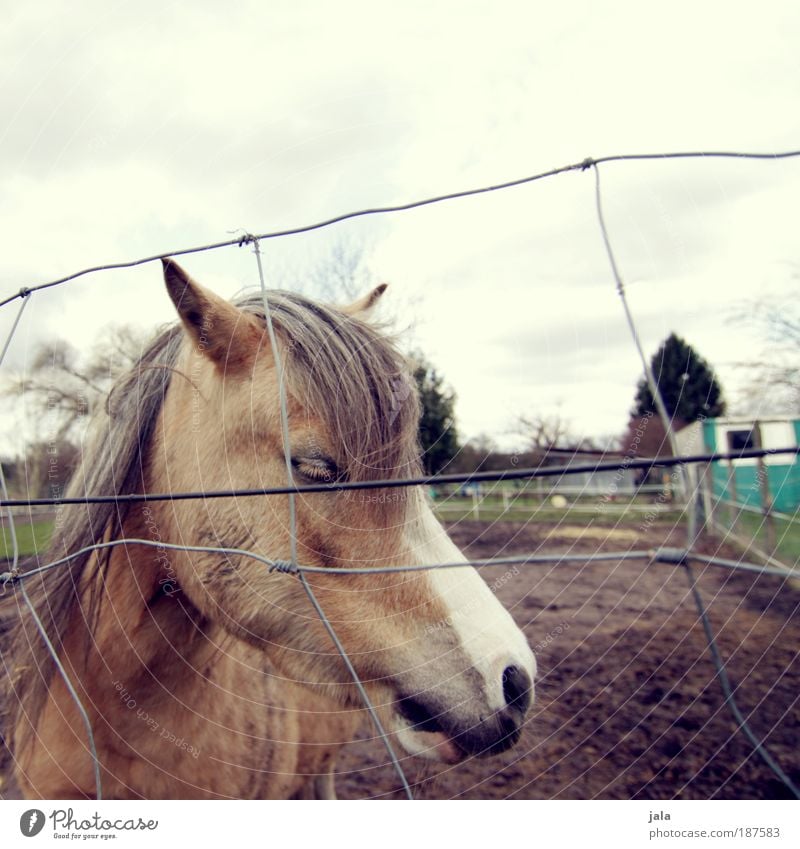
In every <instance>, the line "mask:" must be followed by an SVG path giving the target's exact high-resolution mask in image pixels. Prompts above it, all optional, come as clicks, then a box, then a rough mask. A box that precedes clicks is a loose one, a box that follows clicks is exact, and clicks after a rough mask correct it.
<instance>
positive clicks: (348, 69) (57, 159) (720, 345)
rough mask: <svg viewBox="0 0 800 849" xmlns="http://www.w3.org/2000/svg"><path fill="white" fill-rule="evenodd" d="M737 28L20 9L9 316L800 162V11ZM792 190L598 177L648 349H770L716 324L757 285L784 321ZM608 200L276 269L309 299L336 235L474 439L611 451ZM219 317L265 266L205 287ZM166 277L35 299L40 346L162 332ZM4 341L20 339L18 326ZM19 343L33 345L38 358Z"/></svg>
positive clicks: (786, 169)
mask: <svg viewBox="0 0 800 849" xmlns="http://www.w3.org/2000/svg"><path fill="white" fill-rule="evenodd" d="M743 9H744V11H743V12H739V11H738V10H737V8H736V6H735V5H731V4H716V3H709V4H702V5H699V6H698V5H697V4H690V3H676V4H672V5H671V6H670V8H669V10H668V11H664V12H663V13H662V12H659V11H654V10H653V9H652V8H651V7H644V6H642V5H641V4H637V3H632V2H631V3H621V4H615V5H614V6H613V7H608V5H605V6H602V7H600V6H597V5H596V4H591V3H588V2H587V3H578V4H570V6H569V7H559V8H558V9H557V8H555V7H552V4H536V3H534V4H532V3H530V2H527V3H522V2H509V3H497V4H493V5H492V6H491V8H490V7H489V6H487V5H486V4H470V3H440V4H430V3H427V4H426V3H422V2H412V3H407V4H403V5H402V6H397V5H396V4H395V5H393V6H392V7H391V11H390V12H388V13H387V11H386V9H384V8H381V4H375V3H367V2H343V3H337V4H319V3H311V2H301V3H295V4H292V6H291V7H288V6H281V7H274V6H264V4H259V3H256V2H240V3H237V4H235V5H233V6H228V7H225V8H224V9H222V8H221V7H219V6H218V4H213V3H199V4H123V5H116V6H109V5H108V4H104V3H100V2H96V3H88V4H81V5H80V6H79V7H70V8H69V9H68V10H66V9H65V11H63V12H62V13H61V14H57V13H54V12H53V11H52V10H50V11H48V13H47V14H46V15H45V12H44V11H43V10H42V9H40V8H38V7H36V6H31V5H28V6H25V5H24V4H22V5H20V4H17V7H15V9H14V14H15V15H16V17H9V18H8V19H7V20H6V21H5V22H4V28H3V31H2V33H0V56H2V57H3V58H2V60H0V61H2V65H0V106H1V107H2V112H1V113H0V114H3V115H4V116H5V119H4V121H5V123H4V124H3V125H0V174H2V178H3V184H2V185H3V190H2V193H0V227H2V233H3V242H4V251H3V262H2V266H0V294H2V295H5V294H6V293H8V292H13V291H16V290H17V289H19V287H20V286H23V285H28V284H30V283H35V282H39V281H41V280H44V279H48V278H52V277H56V276H60V275H62V274H65V273H69V272H71V271H74V270H77V269H79V268H82V267H85V266H88V265H93V264H97V263H99V262H103V261H108V260H115V259H127V258H132V257H135V256H138V255H143V254H149V253H155V252H160V251H162V250H168V249H172V248H175V247H185V246H190V245H193V244H201V243H205V242H209V241H218V240H222V239H225V238H227V237H228V236H229V233H228V231H230V230H233V229H235V228H246V229H248V230H251V231H253V230H256V231H264V230H273V229H283V228H286V227H290V226H293V225H297V224H304V223H308V222H309V221H314V220H317V219H321V218H325V217H328V216H331V215H335V214H337V213H340V212H343V211H346V210H349V209H353V208H358V207H362V206H375V205H384V204H392V203H401V202H405V201H408V200H412V199H415V198H418V197H424V196H428V195H431V194H435V193H438V192H443V191H451V190H453V189H460V188H463V187H465V186H472V185H480V184H484V183H494V182H499V181H503V180H507V179H511V178H515V177H518V176H522V175H524V174H529V173H534V172H537V171H542V170H547V169H548V168H551V167H554V166H559V165H563V164H566V163H568V162H575V161H580V160H581V159H583V157H585V156H587V155H594V156H601V155H604V154H607V153H617V152H641V151H663V150H669V149H698V148H745V149H755V150H768V149H780V148H791V147H797V146H798V143H797V142H798V139H799V138H800V133H799V132H798V129H800V127H799V126H798V125H799V124H800V116H798V112H797V109H796V103H797V100H798V95H799V94H800V74H798V70H797V65H796V45H795V43H794V39H793V38H792V34H793V33H795V32H796V31H797V24H798V23H799V22H800V21H798V18H799V17H800V11H799V10H798V8H797V7H796V4H793V3H790V2H788V1H787V2H783V3H777V4H775V5H774V6H773V7H771V12H770V14H765V13H763V11H762V12H756V11H755V10H751V8H750V7H743ZM799 169H800V163H798V162H796V161H786V162H781V163H746V162H739V161H735V160H726V161H710V160H707V161H699V162H688V161H683V162H678V163H667V162H649V163H640V164H633V163H619V164H613V165H608V166H604V167H603V169H602V172H601V174H602V180H603V187H604V201H605V207H606V212H607V216H608V222H609V228H610V231H611V236H612V240H613V244H614V247H615V250H616V252H617V256H618V259H619V263H620V267H621V270H622V273H623V275H624V277H625V279H626V281H627V283H628V284H629V291H630V297H631V304H632V307H633V309H634V312H635V315H636V316H637V320H638V321H639V322H640V330H641V334H642V339H643V343H644V345H645V348H646V349H647V351H648V353H650V352H651V351H653V350H654V349H655V347H656V346H657V345H658V343H659V342H660V341H661V339H662V338H663V336H665V335H666V334H667V333H668V332H669V331H671V330H676V331H678V332H680V333H682V334H683V335H685V336H686V338H687V339H688V340H689V341H690V342H691V343H692V344H693V345H695V346H696V347H697V348H698V349H699V351H700V352H701V353H702V354H703V355H704V356H706V358H707V359H709V360H710V361H711V362H712V364H714V365H718V367H719V369H720V373H721V376H722V379H723V383H724V384H725V385H728V384H731V385H733V384H734V383H735V381H736V380H737V376H736V374H735V372H734V371H733V369H732V368H731V367H730V366H729V365H728V364H729V363H732V362H734V361H735V360H737V359H741V355H742V352H744V353H745V354H747V352H748V351H755V350H756V349H757V346H758V342H757V340H756V339H754V338H752V337H751V336H750V335H748V333H747V332H746V331H745V330H743V329H736V328H732V327H731V325H730V324H728V323H726V321H725V310H726V306H727V304H728V303H730V302H731V301H733V300H737V299H741V298H744V297H747V296H750V295H752V294H753V293H754V292H757V291H758V288H759V286H760V285H761V284H762V283H764V284H766V283H767V282H768V283H769V284H770V287H771V291H773V292H775V293H777V296H780V294H781V293H786V296H787V297H794V293H793V290H792V280H791V274H790V272H789V271H787V268H788V267H789V265H787V264H791V263H798V262H799V261H800V258H798V254H797V247H796V237H795V232H794V222H795V221H796V220H797V218H798V215H797V203H798V202H797V198H798V196H800V191H798V189H800V185H799V184H800V170H799ZM593 204H594V196H593V175H592V174H591V173H574V174H568V175H562V176H559V177H557V178H553V179H551V180H548V181H544V182H541V183H536V184H533V185H530V186H527V187H521V188H517V189H513V190H509V191H507V192H503V193H498V194H496V195H485V196H482V197H480V198H474V199H470V200H464V201H458V202H454V203H450V204H446V205H442V206H439V207H436V208H428V209H424V210H418V211H415V212H409V213H403V214H400V215H397V216H392V217H384V218H381V219H380V220H374V221H367V220H359V221H353V222H349V223H347V224H345V225H338V226H337V227H336V228H335V230H332V231H328V232H325V233H314V234H308V235H306V236H297V237H291V238H289V239H286V240H276V241H270V242H268V243H266V244H265V252H266V256H267V264H268V268H269V269H270V272H271V279H278V280H279V281H280V280H282V279H283V280H285V279H292V277H293V276H295V269H302V268H307V267H308V263H309V256H317V255H319V253H320V252H322V251H324V249H325V246H326V245H329V244H330V243H331V241H332V240H334V239H335V238H337V234H339V233H341V234H345V235H346V236H347V237H349V238H351V239H355V240H356V241H358V240H359V239H364V240H366V241H367V242H368V243H369V244H370V246H372V247H374V258H373V259H374V265H375V268H376V271H377V273H378V274H379V275H380V276H381V277H384V278H388V279H390V280H391V281H392V282H393V290H394V291H395V292H396V293H397V295H396V296H395V298H393V299H392V301H393V302H395V303H401V304H402V303H404V302H405V300H406V299H407V297H412V298H413V297H422V298H424V300H423V306H422V307H421V308H418V311H419V312H422V313H423V318H424V319H425V320H424V321H423V322H422V324H421V326H420V327H419V329H418V332H417V338H418V339H419V340H420V342H421V343H422V344H424V346H425V348H426V349H427V350H428V351H429V353H430V356H431V358H432V359H433V360H434V361H435V362H436V363H437V364H438V365H439V366H440V368H441V370H442V371H443V373H444V374H445V376H446V377H447V379H448V380H449V381H450V382H451V383H452V384H453V385H454V386H455V388H456V390H457V392H458V395H459V407H458V411H459V415H460V420H461V427H462V431H464V432H465V433H467V434H474V433H476V432H478V431H480V430H486V431H490V432H495V433H500V432H502V431H503V430H504V429H505V428H506V426H507V423H508V421H509V419H510V418H511V417H512V416H513V414H514V413H516V412H521V411H523V410H530V409H532V408H535V407H538V406H542V407H546V408H548V409H552V408H553V407H554V406H555V405H557V404H559V403H560V404H561V409H562V412H563V413H564V415H566V416H568V417H571V418H573V419H574V421H575V422H576V426H577V427H578V429H580V430H582V431H583V432H585V433H587V434H590V435H591V434H592V433H594V432H602V433H606V432H612V431H615V430H620V429H621V428H622V426H623V424H624V418H625V415H626V412H627V409H628V407H629V405H630V402H631V399H632V395H633V387H634V384H635V381H636V379H637V377H638V374H639V371H640V365H639V363H638V360H637V358H636V354H635V351H634V349H633V345H632V344H631V343H630V341H629V339H628V338H627V329H626V327H625V324H624V318H623V316H622V312H621V310H620V306H619V303H618V302H617V299H616V295H615V294H614V287H613V281H612V279H611V275H610V271H609V268H608V263H607V260H606V258H605V255H604V253H603V248H602V243H601V241H600V236H599V231H598V229H597V222H596V216H595V212H594V207H593ZM186 265H187V266H188V267H190V268H191V269H192V270H193V271H194V272H195V273H196V274H197V276H198V277H200V278H201V279H203V280H204V281H206V282H211V283H212V284H213V285H215V286H216V287H218V288H219V290H220V291H222V292H223V293H225V294H231V293H232V292H233V291H235V290H236V289H237V288H239V285H240V284H241V283H253V282H255V265H254V263H253V260H252V256H250V254H249V252H248V251H247V250H238V249H228V250H226V251H224V252H218V253H216V254H214V255H209V254H206V255H194V256H192V257H190V258H187V259H186ZM160 286H161V284H160V278H159V271H158V269H157V268H155V267H145V268H143V269H140V270H138V271H130V272H114V273H107V274H103V275H98V276H96V277H93V278H87V279H85V280H82V281H80V282H76V283H71V284H68V285H67V286H65V287H62V288H60V289H58V290H50V291H48V292H47V293H41V294H40V295H37V296H36V307H35V308H29V310H28V312H29V313H30V314H29V315H28V316H26V321H27V322H29V324H28V326H27V327H26V328H25V333H26V334H27V336H21V337H20V339H21V340H22V341H18V343H17V344H16V345H15V347H14V349H13V350H12V351H11V352H10V354H9V356H10V357H11V360H12V363H13V362H19V361H21V358H22V356H23V354H24V350H23V348H24V346H25V345H27V344H31V345H32V344H34V342H35V341H36V340H37V339H39V338H41V337H43V336H51V335H53V334H56V333H57V334H60V335H62V336H65V337H67V338H69V339H71V340H72V341H74V342H76V343H82V342H85V341H86V340H87V339H89V338H91V336H92V335H94V332H96V331H97V330H99V329H100V327H101V326H102V325H103V324H104V323H105V321H106V320H108V319H109V318H110V317H113V318H114V319H115V320H116V319H118V318H119V316H124V317H126V318H127V319H128V320H132V321H135V322H137V323H142V324H145V323H147V322H148V321H149V322H154V321H162V320H166V319H167V318H169V316H170V307H169V304H168V301H167V299H166V297H165V296H164V294H163V292H162V291H161V288H160ZM10 320H11V319H10V317H9V315H8V310H5V311H3V313H2V314H0V331H2V330H3V328H4V327H7V326H8V325H9V323H10ZM25 340H27V341H25Z"/></svg>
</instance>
